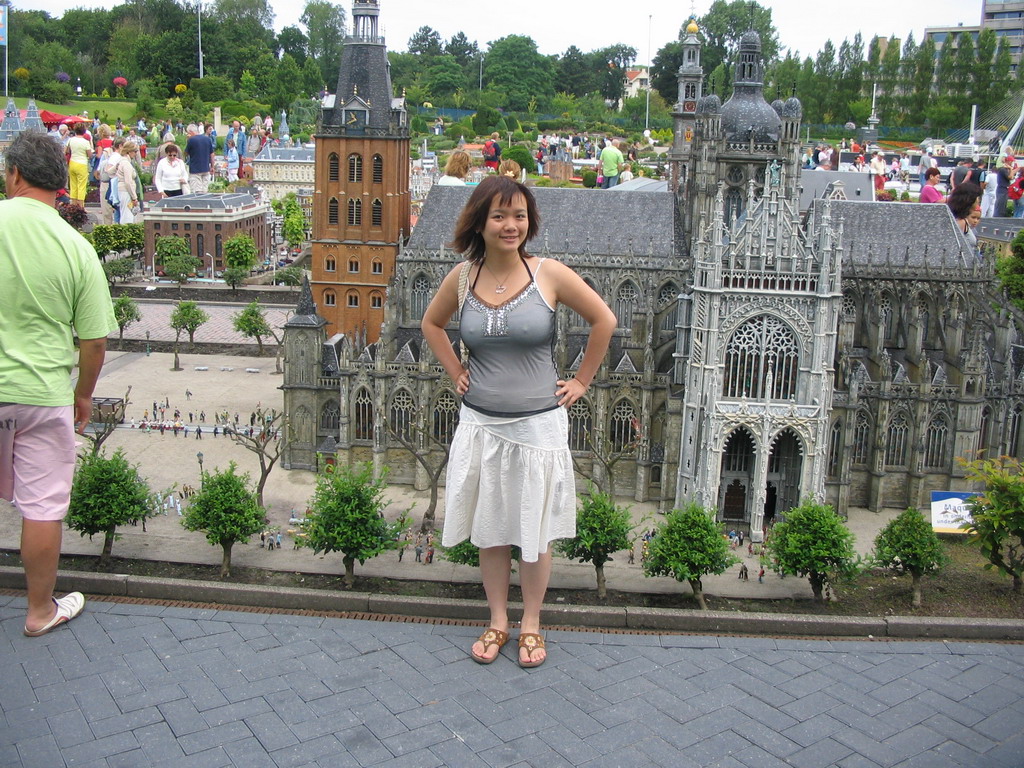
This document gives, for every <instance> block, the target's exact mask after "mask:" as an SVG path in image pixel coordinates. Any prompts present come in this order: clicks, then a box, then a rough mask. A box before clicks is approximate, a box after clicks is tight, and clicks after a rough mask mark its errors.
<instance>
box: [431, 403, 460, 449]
mask: <svg viewBox="0 0 1024 768" xmlns="http://www.w3.org/2000/svg"><path fill="white" fill-rule="evenodd" d="M458 423H459V408H458V404H457V403H456V400H455V395H453V394H452V392H451V390H448V389H446V390H444V391H443V392H442V393H441V394H440V395H438V398H437V400H436V401H435V402H434V439H435V440H437V442H439V443H440V444H441V445H450V444H451V442H452V435H454V434H455V425H456V424H458Z"/></svg>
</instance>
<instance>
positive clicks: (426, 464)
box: [387, 422, 451, 533]
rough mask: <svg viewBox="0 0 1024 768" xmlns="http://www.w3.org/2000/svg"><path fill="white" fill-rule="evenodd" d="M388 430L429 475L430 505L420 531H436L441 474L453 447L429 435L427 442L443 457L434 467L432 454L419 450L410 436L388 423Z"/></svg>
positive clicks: (417, 430) (417, 431)
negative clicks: (431, 461)
mask: <svg viewBox="0 0 1024 768" xmlns="http://www.w3.org/2000/svg"><path fill="white" fill-rule="evenodd" d="M387 430H388V435H389V436H390V437H392V438H394V439H395V441H396V442H398V444H399V445H401V446H402V447H403V448H405V450H407V451H408V452H409V453H410V454H412V457H413V458H414V459H415V460H416V461H417V462H418V463H419V465H420V466H421V467H423V469H424V471H425V472H426V473H427V477H428V478H429V482H430V503H429V504H427V508H426V510H424V512H423V517H422V519H421V520H420V531H421V532H422V533H427V532H428V531H432V530H434V516H435V514H436V512H437V497H438V487H439V486H440V484H441V473H442V472H444V468H445V467H446V466H448V457H449V455H450V453H451V445H445V444H444V443H442V442H441V441H440V440H437V439H436V438H435V437H434V436H433V435H431V434H429V433H427V442H429V443H433V444H434V445H435V446H437V447H438V448H440V449H441V451H442V456H441V457H439V460H438V461H437V463H436V464H433V465H432V464H431V463H430V461H429V459H428V456H429V455H430V453H429V452H427V453H424V452H422V451H420V450H419V449H417V447H416V444H415V443H414V442H413V441H412V440H411V439H410V436H409V435H407V434H405V433H404V432H403V431H402V430H398V429H395V428H394V426H392V425H391V423H390V422H387ZM410 430H414V431H415V433H416V434H417V435H419V434H422V431H421V430H420V429H419V428H416V427H410Z"/></svg>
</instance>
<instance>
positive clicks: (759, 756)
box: [732, 744, 790, 768]
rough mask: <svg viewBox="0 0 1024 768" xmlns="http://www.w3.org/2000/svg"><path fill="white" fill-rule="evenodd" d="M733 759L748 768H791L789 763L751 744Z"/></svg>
mask: <svg viewBox="0 0 1024 768" xmlns="http://www.w3.org/2000/svg"><path fill="white" fill-rule="evenodd" d="M732 757H733V758H734V759H736V760H738V761H739V762H740V763H742V764H743V765H745V766H747V768H790V764H789V763H787V762H785V761H783V760H780V759H779V758H777V757H776V756H775V755H773V754H771V753H770V752H767V751H765V750H764V749H762V748H761V747H759V746H757V745H756V744H751V745H750V746H749V747H747V748H746V749H741V750H740V751H739V752H737V753H736V754H734V755H733V756H732Z"/></svg>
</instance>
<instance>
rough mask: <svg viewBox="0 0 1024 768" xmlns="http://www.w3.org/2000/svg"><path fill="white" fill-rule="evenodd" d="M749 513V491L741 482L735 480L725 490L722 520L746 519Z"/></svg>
mask: <svg viewBox="0 0 1024 768" xmlns="http://www.w3.org/2000/svg"><path fill="white" fill-rule="evenodd" d="M746 513H747V489H746V488H744V487H743V483H741V482H740V481H739V480H733V481H732V483H730V484H729V486H728V487H727V488H726V489H725V502H724V503H723V504H722V518H723V519H724V520H738V521H742V520H745V519H746Z"/></svg>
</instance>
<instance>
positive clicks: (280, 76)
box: [270, 53, 309, 111]
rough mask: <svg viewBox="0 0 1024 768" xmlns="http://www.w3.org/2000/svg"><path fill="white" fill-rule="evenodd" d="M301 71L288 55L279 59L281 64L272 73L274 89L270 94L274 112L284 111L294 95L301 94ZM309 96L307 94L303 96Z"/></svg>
mask: <svg viewBox="0 0 1024 768" xmlns="http://www.w3.org/2000/svg"><path fill="white" fill-rule="evenodd" d="M302 83H303V78H302V70H301V69H299V65H298V64H296V63H295V59H293V58H292V57H291V56H290V55H289V54H287V53H286V54H285V55H284V56H282V57H281V62H280V63H279V64H278V65H277V70H276V71H275V72H274V87H273V90H271V92H270V106H271V107H273V109H274V110H275V111H277V110H280V109H284V108H285V107H287V106H288V105H289V104H291V102H292V99H294V98H295V96H296V94H301V93H302ZM304 95H307V96H308V95H309V94H304Z"/></svg>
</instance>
